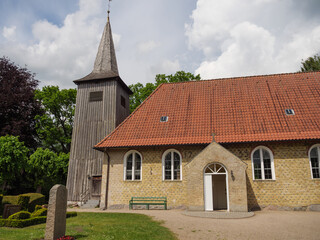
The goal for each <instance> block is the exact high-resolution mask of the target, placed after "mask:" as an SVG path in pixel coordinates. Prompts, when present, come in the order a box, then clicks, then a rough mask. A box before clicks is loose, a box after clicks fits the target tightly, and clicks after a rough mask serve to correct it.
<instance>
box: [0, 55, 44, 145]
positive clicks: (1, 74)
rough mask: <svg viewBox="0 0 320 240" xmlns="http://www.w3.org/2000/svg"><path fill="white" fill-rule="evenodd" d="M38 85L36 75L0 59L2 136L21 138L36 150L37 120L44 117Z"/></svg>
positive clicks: (0, 131)
mask: <svg viewBox="0 0 320 240" xmlns="http://www.w3.org/2000/svg"><path fill="white" fill-rule="evenodd" d="M37 86H38V81H37V80H35V79H34V74H33V73H31V72H30V71H29V70H27V69H26V68H21V67H19V66H17V65H15V63H14V62H11V61H10V60H9V59H8V58H6V57H3V58H0V136H5V135H7V134H8V135H13V136H19V137H20V140H21V141H23V142H25V144H26V145H27V146H28V147H31V148H36V146H35V145H36V141H35V135H36V131H35V119H34V117H35V116H36V115H37V114H40V105H39V104H38V103H37V101H36V100H35V99H34V93H35V90H36V88H37Z"/></svg>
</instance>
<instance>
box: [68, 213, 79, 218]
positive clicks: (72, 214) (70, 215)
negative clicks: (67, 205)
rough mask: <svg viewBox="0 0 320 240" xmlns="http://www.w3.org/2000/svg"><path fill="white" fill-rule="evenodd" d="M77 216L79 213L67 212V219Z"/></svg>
mask: <svg viewBox="0 0 320 240" xmlns="http://www.w3.org/2000/svg"><path fill="white" fill-rule="evenodd" d="M77 215H78V214H77V212H67V218H69V217H76V216H77Z"/></svg>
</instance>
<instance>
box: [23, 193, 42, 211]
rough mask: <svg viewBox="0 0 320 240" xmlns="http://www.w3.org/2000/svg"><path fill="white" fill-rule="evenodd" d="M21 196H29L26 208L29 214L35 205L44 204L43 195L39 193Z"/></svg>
mask: <svg viewBox="0 0 320 240" xmlns="http://www.w3.org/2000/svg"><path fill="white" fill-rule="evenodd" d="M23 195H27V196H30V202H29V207H28V211H29V212H33V211H34V210H35V207H36V205H43V204H45V203H46V199H45V197H44V195H42V194H40V193H27V194H23Z"/></svg>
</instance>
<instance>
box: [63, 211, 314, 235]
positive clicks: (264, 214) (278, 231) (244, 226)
mask: <svg viewBox="0 0 320 240" xmlns="http://www.w3.org/2000/svg"><path fill="white" fill-rule="evenodd" d="M74 210H76V211H81V212H106V213H108V212H125V213H139V214H146V215H149V216H152V217H153V218H154V219H155V220H160V221H164V224H163V225H164V226H165V227H167V228H169V229H170V230H171V231H173V232H174V233H175V234H176V235H177V236H178V238H179V239H181V240H196V239H203V240H205V239H217V240H232V239H237V240H251V239H258V240H260V239H262V240H264V239H266V240H267V239H268V240H272V239H279V240H280V239H281V240H284V239H290V240H294V239H297V240H298V239H299V240H300V239H304V240H319V239H320V213H319V212H293V211H257V212H255V215H254V216H253V217H249V218H242V219H212V218H202V217H191V216H186V215H185V214H184V213H185V211H183V210H167V211H165V210H107V211H101V210H99V209H74V208H73V209H69V211H74Z"/></svg>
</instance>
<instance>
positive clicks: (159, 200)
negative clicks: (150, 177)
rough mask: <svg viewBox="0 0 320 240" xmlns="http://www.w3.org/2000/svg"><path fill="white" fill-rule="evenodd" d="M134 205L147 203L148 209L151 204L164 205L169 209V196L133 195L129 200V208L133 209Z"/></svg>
mask: <svg viewBox="0 0 320 240" xmlns="http://www.w3.org/2000/svg"><path fill="white" fill-rule="evenodd" d="M133 205H146V206H147V209H148V210H149V206H150V205H163V206H164V209H165V210H167V197H132V198H131V200H130V201H129V209H132V206H133Z"/></svg>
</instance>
